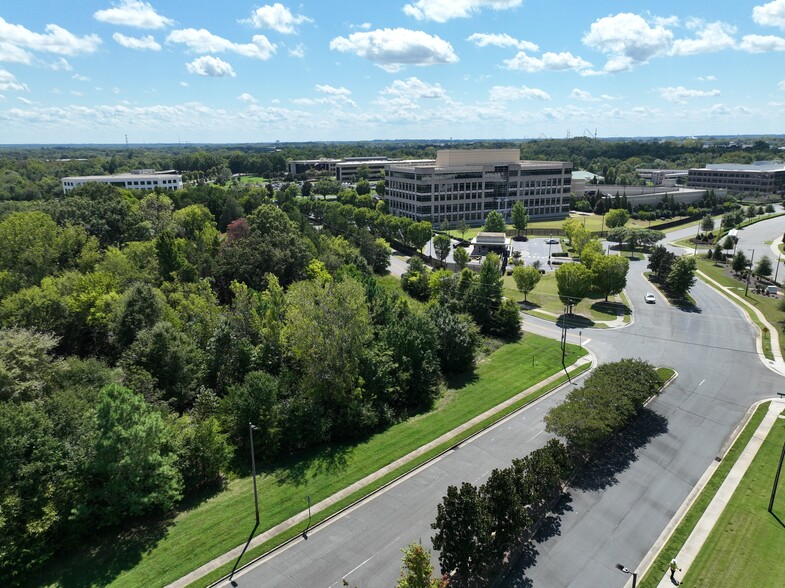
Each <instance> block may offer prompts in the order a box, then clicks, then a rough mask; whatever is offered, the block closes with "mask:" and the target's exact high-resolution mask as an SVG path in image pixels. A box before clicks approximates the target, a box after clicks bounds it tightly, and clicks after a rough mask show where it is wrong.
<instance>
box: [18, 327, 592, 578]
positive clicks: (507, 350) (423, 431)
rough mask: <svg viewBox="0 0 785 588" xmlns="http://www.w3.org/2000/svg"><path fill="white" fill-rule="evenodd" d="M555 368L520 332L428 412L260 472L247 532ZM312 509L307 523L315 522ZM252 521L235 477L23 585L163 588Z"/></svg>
mask: <svg viewBox="0 0 785 588" xmlns="http://www.w3.org/2000/svg"><path fill="white" fill-rule="evenodd" d="M583 354H585V351H584V350H583V349H580V348H579V347H577V346H570V355H569V356H568V361H569V363H570V365H571V364H572V363H574V362H575V360H577V359H578V358H579V357H580V356H582V355H583ZM559 370H561V349H560V346H559V342H558V341H553V340H550V339H545V338H543V337H538V336H536V335H531V334H526V335H524V337H523V338H522V339H521V340H520V341H519V342H516V343H511V344H507V345H503V346H502V347H500V348H499V349H497V350H496V351H494V352H493V353H492V354H490V355H489V356H487V357H486V358H485V359H484V360H482V361H481V362H480V363H479V364H478V366H477V368H476V370H475V372H474V373H473V374H470V375H466V376H464V377H463V378H458V379H457V380H456V381H455V382H454V383H453V385H452V386H451V387H450V388H449V389H448V390H446V392H445V393H444V395H443V396H442V398H441V399H440V400H439V402H438V403H437V405H436V406H435V408H434V409H433V410H432V411H430V412H428V413H425V414H422V415H418V416H415V417H413V418H411V419H409V420H407V421H405V422H402V423H399V424H397V425H395V426H393V427H391V428H389V429H388V430H386V431H384V432H382V433H379V434H377V435H373V436H371V437H369V438H368V439H366V440H364V441H361V442H356V443H353V444H331V445H329V446H327V447H322V448H320V449H318V450H314V451H311V452H309V453H306V454H301V455H298V456H296V457H294V458H291V459H290V460H287V461H284V462H282V463H279V464H277V465H276V467H271V468H265V469H262V470H261V471H260V475H259V477H258V484H259V497H260V499H259V505H260V511H261V520H262V525H261V526H260V528H259V530H258V532H257V534H258V533H262V532H263V531H265V530H267V529H269V528H271V527H273V526H275V525H276V524H278V523H281V522H282V521H285V520H287V519H288V518H290V517H292V516H294V515H295V514H297V513H299V512H301V511H303V510H305V508H306V506H307V503H306V496H308V495H310V496H311V499H312V503H313V504H316V503H318V502H319V501H321V500H323V499H325V498H327V497H329V496H331V495H332V494H334V493H335V492H337V491H339V490H341V489H343V488H346V487H347V486H349V485H351V484H352V483H354V482H356V481H357V480H360V479H362V478H364V477H365V476H367V475H369V474H371V473H373V472H375V471H377V470H379V469H380V468H381V467H383V466H385V465H387V464H389V463H391V462H393V461H395V460H396V459H398V458H400V457H402V456H404V455H406V454H408V453H410V452H411V451H414V450H415V449H417V448H419V447H421V446H423V445H424V444H426V443H428V442H430V441H432V440H434V439H436V438H438V437H439V436H441V435H442V434H444V433H447V432H449V431H451V430H453V429H454V428H456V427H457V426H459V425H461V424H463V423H465V422H467V421H469V420H471V419H472V418H473V417H475V416H477V415H479V414H482V413H483V412H485V411H487V410H489V409H491V408H493V407H495V406H497V405H498V404H500V403H501V402H503V401H505V400H507V399H509V398H511V397H513V396H515V395H516V394H518V393H519V392H521V391H523V390H525V389H527V388H529V387H531V386H533V385H534V384H536V383H538V382H540V381H542V380H544V379H545V378H547V377H549V376H551V375H553V374H555V373H557V372H558V371H559ZM542 393H544V390H543V391H541V392H538V393H536V394H535V396H538V395H540V394H542ZM521 402H523V401H521ZM423 459H425V458H423ZM419 461H422V460H419ZM410 467H411V466H410ZM398 473H401V472H400V471H399V472H398ZM380 483H381V482H380ZM375 486H378V484H375V485H372V487H375ZM360 494H361V492H358V493H356V495H355V496H354V497H353V498H354V499H356V498H359V495H360ZM336 508H337V507H336ZM314 514H315V516H314V520H315V521H316V520H319V518H320V517H319V516H318V515H316V513H314ZM252 526H253V489H252V480H251V478H250V477H244V478H241V479H236V480H233V481H232V482H230V484H229V486H228V488H227V489H226V490H225V491H223V492H221V493H220V494H218V495H216V496H214V497H212V498H210V499H208V500H205V501H204V502H202V503H200V504H198V505H196V506H194V507H193V508H192V509H190V510H187V511H184V512H181V513H179V514H178V515H177V516H175V517H174V518H173V519H171V520H170V521H167V522H166V523H165V524H164V525H160V526H159V528H158V530H157V531H155V532H148V536H147V537H142V538H141V539H140V538H139V537H138V536H137V537H134V538H133V539H134V540H130V539H129V540H128V541H127V542H125V541H123V540H118V538H117V537H100V538H96V543H95V544H94V545H93V546H86V547H82V548H80V549H79V551H78V552H77V553H76V555H74V556H71V557H69V558H67V559H63V558H61V559H59V560H55V561H54V562H52V565H50V566H48V567H47V568H46V569H45V570H42V572H41V576H40V577H38V578H36V579H35V581H34V582H33V583H34V584H36V585H37V584H59V585H62V586H164V585H166V584H168V583H170V582H172V581H174V580H176V579H178V578H180V577H182V576H184V575H185V574H187V573H189V572H190V571H192V570H194V569H196V568H197V567H199V566H201V565H202V564H204V563H206V562H208V561H210V560H212V559H214V558H215V557H217V556H219V555H221V554H223V553H224V552H226V551H228V550H230V549H232V548H234V547H236V546H237V545H240V544H242V543H244V542H245V541H246V539H247V538H248V533H249V532H250V530H251V528H252ZM300 531H302V529H298V530H293V531H291V532H290V533H289V535H292V534H297V533H299V532H300ZM146 532H147V531H146ZM271 546H272V545H267V547H271Z"/></svg>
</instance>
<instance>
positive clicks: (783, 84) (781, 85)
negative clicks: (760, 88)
mask: <svg viewBox="0 0 785 588" xmlns="http://www.w3.org/2000/svg"><path fill="white" fill-rule="evenodd" d="M777 87H778V88H779V89H780V90H783V91H785V80H782V81H781V82H780V83H779V84H777Z"/></svg>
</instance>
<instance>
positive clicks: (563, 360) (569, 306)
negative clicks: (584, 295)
mask: <svg viewBox="0 0 785 588" xmlns="http://www.w3.org/2000/svg"><path fill="white" fill-rule="evenodd" d="M571 312H572V303H570V302H568V303H567V306H565V307H564V321H563V322H562V329H561V365H562V368H563V369H564V373H565V374H567V381H568V382H569V383H570V384H572V378H570V372H568V371H567V317H569V316H570V313H571Z"/></svg>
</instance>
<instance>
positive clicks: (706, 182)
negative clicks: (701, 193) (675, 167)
mask: <svg viewBox="0 0 785 588" xmlns="http://www.w3.org/2000/svg"><path fill="white" fill-rule="evenodd" d="M687 185H688V186H690V187H695V188H709V189H715V190H716V189H718V188H724V189H727V190H728V192H730V193H731V194H742V193H746V192H752V193H756V194H780V195H781V196H785V163H784V162H782V161H756V162H754V163H750V164H743V163H710V164H708V165H706V167H705V168H693V169H690V170H689V175H688V176H687Z"/></svg>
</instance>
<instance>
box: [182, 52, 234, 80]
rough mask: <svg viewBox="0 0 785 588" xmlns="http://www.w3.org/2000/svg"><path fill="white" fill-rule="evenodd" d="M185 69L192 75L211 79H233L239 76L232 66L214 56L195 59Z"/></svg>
mask: <svg viewBox="0 0 785 588" xmlns="http://www.w3.org/2000/svg"><path fill="white" fill-rule="evenodd" d="M185 67H186V68H187V69H188V71H189V72H190V73H192V74H196V75H199V76H208V77H211V78H225V77H230V78H233V77H235V76H236V75H237V74H235V73H234V70H233V69H232V66H231V65H230V64H228V63H226V62H225V61H223V60H222V59H219V58H217V57H213V56H212V55H205V56H204V57H199V58H198V59H194V60H193V61H192V62H191V63H187V64H186V65H185Z"/></svg>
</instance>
